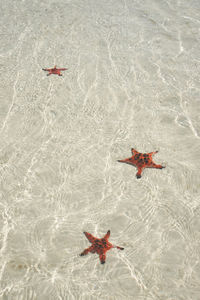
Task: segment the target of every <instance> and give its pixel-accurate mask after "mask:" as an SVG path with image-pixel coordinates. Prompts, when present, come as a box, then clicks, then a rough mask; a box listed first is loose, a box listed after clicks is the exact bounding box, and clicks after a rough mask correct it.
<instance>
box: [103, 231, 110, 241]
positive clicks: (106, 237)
mask: <svg viewBox="0 0 200 300" xmlns="http://www.w3.org/2000/svg"><path fill="white" fill-rule="evenodd" d="M109 236H110V230H108V232H107V233H106V234H105V236H104V237H103V238H104V239H106V240H107V239H108V238H109Z"/></svg>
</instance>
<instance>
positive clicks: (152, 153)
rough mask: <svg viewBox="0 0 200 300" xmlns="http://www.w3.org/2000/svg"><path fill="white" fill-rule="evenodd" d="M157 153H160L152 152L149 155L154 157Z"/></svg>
mask: <svg viewBox="0 0 200 300" xmlns="http://www.w3.org/2000/svg"><path fill="white" fill-rule="evenodd" d="M156 153H158V151H154V152H150V153H148V155H150V156H152V155H154V154H156Z"/></svg>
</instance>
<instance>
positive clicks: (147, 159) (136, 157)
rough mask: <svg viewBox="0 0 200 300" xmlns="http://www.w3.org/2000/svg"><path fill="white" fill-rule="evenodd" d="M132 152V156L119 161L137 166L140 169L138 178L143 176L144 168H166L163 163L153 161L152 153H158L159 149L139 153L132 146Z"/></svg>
mask: <svg viewBox="0 0 200 300" xmlns="http://www.w3.org/2000/svg"><path fill="white" fill-rule="evenodd" d="M131 152H132V154H133V155H132V156H131V157H130V158H126V159H123V160H118V161H119V162H123V163H126V164H130V165H134V166H136V167H137V169H138V172H137V174H136V177H137V178H141V176H142V175H141V174H142V171H143V169H144V168H156V169H163V168H165V167H163V166H161V165H156V164H155V163H154V162H153V161H152V155H154V154H156V153H158V151H155V152H150V153H139V152H138V151H136V150H135V149H133V148H132V149H131Z"/></svg>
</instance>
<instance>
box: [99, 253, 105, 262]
mask: <svg viewBox="0 0 200 300" xmlns="http://www.w3.org/2000/svg"><path fill="white" fill-rule="evenodd" d="M99 259H100V262H101V264H105V262H106V254H105V253H102V254H99Z"/></svg>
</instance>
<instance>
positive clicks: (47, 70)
mask: <svg viewBox="0 0 200 300" xmlns="http://www.w3.org/2000/svg"><path fill="white" fill-rule="evenodd" d="M42 70H43V71H46V72H49V71H50V70H51V69H42Z"/></svg>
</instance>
